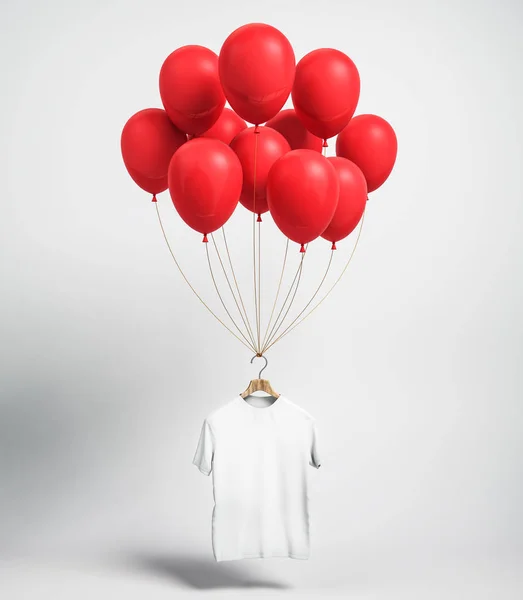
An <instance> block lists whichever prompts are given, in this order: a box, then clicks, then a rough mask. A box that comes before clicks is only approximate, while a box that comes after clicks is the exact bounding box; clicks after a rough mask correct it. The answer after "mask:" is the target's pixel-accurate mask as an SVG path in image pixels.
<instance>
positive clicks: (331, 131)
mask: <svg viewBox="0 0 523 600" xmlns="http://www.w3.org/2000/svg"><path fill="white" fill-rule="evenodd" d="M359 97H360V75H359V73H358V69H357V68H356V65H355V64H354V63H353V62H352V60H351V59H350V58H349V57H348V56H347V55H346V54H343V52H340V51H339V50H333V49H332V48H320V49H319V50H313V51H312V52H309V54H306V55H305V56H304V57H303V58H302V59H301V60H300V62H299V63H298V64H297V65H296V78H295V80H294V86H293V88H292V102H293V104H294V109H295V110H296V114H297V115H298V117H299V118H300V119H301V120H302V121H303V124H304V125H305V127H307V129H308V130H309V131H310V132H312V133H313V134H314V135H316V136H318V137H320V138H322V139H328V138H330V137H332V136H334V135H336V134H337V133H339V132H340V131H341V130H342V129H343V128H344V127H345V126H346V125H347V123H348V122H349V121H350V119H351V117H352V115H353V114H354V111H355V110H356V106H357V104H358V100H359Z"/></svg>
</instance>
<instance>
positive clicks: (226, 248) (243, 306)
mask: <svg viewBox="0 0 523 600" xmlns="http://www.w3.org/2000/svg"><path fill="white" fill-rule="evenodd" d="M222 233H223V242H224V244H225V250H226V252H227V257H228V258H229V265H230V267H231V271H232V276H233V279H234V283H235V285H236V289H237V290H238V297H239V298H240V303H241V305H242V308H243V312H244V314H245V319H246V321H247V327H248V329H249V337H250V338H251V340H252V343H253V346H255V344H254V334H253V332H252V327H251V323H250V319H249V315H248V314H247V309H246V308H245V304H244V303H243V297H242V294H241V291H240V286H239V284H238V280H237V279H236V273H235V272H234V266H233V264H232V258H231V254H230V252H229V244H228V243H227V237H226V235H225V226H222Z"/></svg>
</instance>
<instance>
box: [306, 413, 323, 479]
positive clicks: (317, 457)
mask: <svg viewBox="0 0 523 600" xmlns="http://www.w3.org/2000/svg"><path fill="white" fill-rule="evenodd" d="M320 447H321V446H320V444H319V443H318V428H317V426H316V421H313V422H312V426H311V447H310V459H309V464H310V465H311V466H312V467H316V469H319V468H320V466H321V454H320Z"/></svg>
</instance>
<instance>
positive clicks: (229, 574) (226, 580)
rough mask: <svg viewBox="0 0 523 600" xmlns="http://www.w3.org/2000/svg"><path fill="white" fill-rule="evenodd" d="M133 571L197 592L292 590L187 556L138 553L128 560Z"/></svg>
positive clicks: (239, 567)
mask: <svg viewBox="0 0 523 600" xmlns="http://www.w3.org/2000/svg"><path fill="white" fill-rule="evenodd" d="M231 562H232V561H231ZM125 563H126V565H127V566H128V567H129V568H132V569H135V570H140V571H144V572H147V573H149V574H153V575H156V576H159V577H167V578H170V579H173V580H176V581H178V582H179V583H182V584H185V585H186V586H188V587H192V588H196V589H201V590H203V589H216V588H256V587H258V588H272V589H280V590H283V589H288V588H289V587H290V586H288V585H287V584H284V583H280V582H275V581H263V580H260V579H257V578H255V577H253V576H252V575H251V574H250V573H249V570H248V567H247V565H236V564H228V561H227V564H225V561H224V562H221V563H217V562H214V561H213V560H211V559H204V558H200V557H198V556H187V555H183V554H165V553H156V552H134V553H132V554H128V555H127V556H126V557H125Z"/></svg>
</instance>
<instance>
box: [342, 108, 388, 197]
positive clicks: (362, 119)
mask: <svg viewBox="0 0 523 600" xmlns="http://www.w3.org/2000/svg"><path fill="white" fill-rule="evenodd" d="M397 153H398V140H397V138H396V134H395V133H394V129H392V127H391V126H390V124H389V123H387V121H385V119H382V118H381V117H378V116H376V115H358V116H357V117H354V118H353V119H351V121H350V123H349V124H348V125H347V127H345V129H344V130H343V131H342V132H341V133H340V135H339V136H338V138H337V140H336V154H337V155H338V156H343V157H344V158H348V159H349V160H351V161H352V162H353V163H355V164H356V165H358V167H359V168H360V169H361V170H362V172H363V175H365V179H366V180H367V188H368V191H369V192H373V191H374V190H377V189H378V188H379V187H380V186H381V185H383V183H385V181H386V180H387V178H388V176H389V175H390V173H391V171H392V168H393V167H394V163H395V162H396V155H397Z"/></svg>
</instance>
